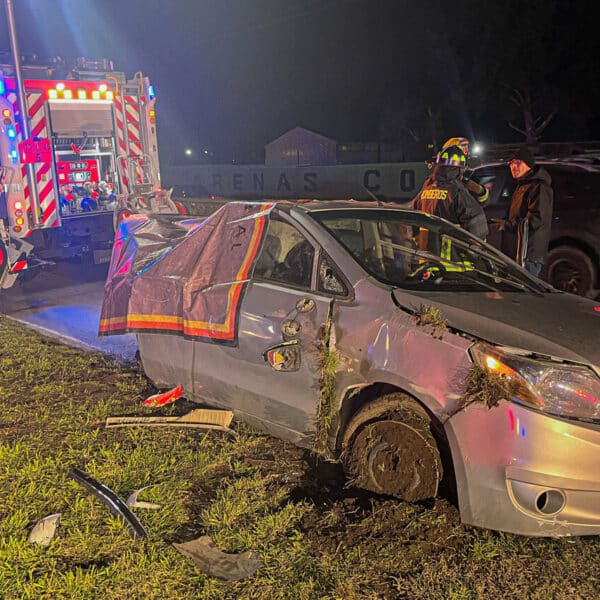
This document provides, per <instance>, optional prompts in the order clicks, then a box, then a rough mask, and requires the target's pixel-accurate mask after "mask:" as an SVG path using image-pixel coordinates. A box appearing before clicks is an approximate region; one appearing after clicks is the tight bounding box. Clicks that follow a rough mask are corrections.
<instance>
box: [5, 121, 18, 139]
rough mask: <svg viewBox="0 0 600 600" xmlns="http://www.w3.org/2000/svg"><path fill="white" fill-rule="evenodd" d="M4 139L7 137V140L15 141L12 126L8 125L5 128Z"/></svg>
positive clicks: (14, 132)
mask: <svg viewBox="0 0 600 600" xmlns="http://www.w3.org/2000/svg"><path fill="white" fill-rule="evenodd" d="M6 137H7V138H8V139H9V140H14V139H16V137H17V130H16V129H15V128H14V126H13V125H9V126H8V127H7V128H6Z"/></svg>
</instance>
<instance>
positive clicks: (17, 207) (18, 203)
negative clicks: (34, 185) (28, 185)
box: [14, 200, 23, 210]
mask: <svg viewBox="0 0 600 600" xmlns="http://www.w3.org/2000/svg"><path fill="white" fill-rule="evenodd" d="M14 206H15V210H23V203H22V202H21V201H20V200H17V201H16V202H15V204H14Z"/></svg>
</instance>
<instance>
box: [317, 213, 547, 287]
mask: <svg viewBox="0 0 600 600" xmlns="http://www.w3.org/2000/svg"><path fill="white" fill-rule="evenodd" d="M310 214H311V216H312V218H313V219H315V220H316V221H318V222H319V223H321V225H322V226H323V227H324V228H325V229H326V230H327V231H328V232H329V233H330V234H331V235H332V236H333V237H334V238H335V239H336V240H337V241H338V242H339V243H340V244H341V245H342V246H344V248H346V250H348V252H349V253H350V254H351V255H352V256H353V258H354V259H355V260H356V261H357V262H358V263H359V264H360V265H361V266H362V267H363V268H364V269H365V270H366V271H367V272H368V273H370V274H371V275H373V276H374V277H376V278H377V279H378V280H379V281H381V282H383V283H387V284H390V285H393V286H395V287H400V288H405V289H419V290H421V289H422V290H427V289H429V290H432V291H433V290H435V291H490V290H493V291H506V292H509V291H510V292H528V293H536V294H539V293H543V292H548V291H552V288H550V287H549V286H547V285H546V284H545V283H544V282H542V281H541V280H538V279H536V278H534V277H532V276H531V275H529V274H528V273H527V272H526V271H525V270H524V269H520V268H519V267H517V266H516V265H514V264H513V263H511V262H508V261H507V259H506V257H504V255H502V254H501V253H500V252H498V251H497V250H496V249H494V248H492V247H491V246H488V245H487V244H485V243H484V242H482V241H481V240H480V239H478V238H476V237H474V236H472V235H471V234H469V233H467V232H465V231H464V230H461V229H460V228H458V227H455V226H453V225H451V224H449V223H447V222H446V221H443V220H441V219H437V218H435V217H431V216H429V215H426V214H424V213H419V212H415V211H407V210H401V209H383V208H382V209H369V208H365V209H324V210H316V211H312V212H311V213H310Z"/></svg>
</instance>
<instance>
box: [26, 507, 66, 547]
mask: <svg viewBox="0 0 600 600" xmlns="http://www.w3.org/2000/svg"><path fill="white" fill-rule="evenodd" d="M60 517H61V513H54V514H53V515H48V516H47V517H44V518H43V519H40V520H39V521H38V522H37V523H36V524H35V525H34V526H33V529H32V530H31V532H30V533H29V537H28V538H27V541H28V542H30V543H31V544H38V545H40V546H44V547H46V546H49V545H50V543H51V542H52V540H53V539H54V538H55V537H56V530H57V529H58V526H59V524H60Z"/></svg>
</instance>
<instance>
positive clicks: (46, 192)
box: [38, 181, 54, 205]
mask: <svg viewBox="0 0 600 600" xmlns="http://www.w3.org/2000/svg"><path fill="white" fill-rule="evenodd" d="M52 188H53V182H52V181H49V182H48V183H47V184H46V185H45V186H44V187H43V188H42V189H41V190H40V192H39V194H38V197H39V199H40V203H42V205H43V204H44V200H45V199H46V198H47V197H48V195H49V194H50V192H51V191H52ZM52 201H53V202H54V197H52Z"/></svg>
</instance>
